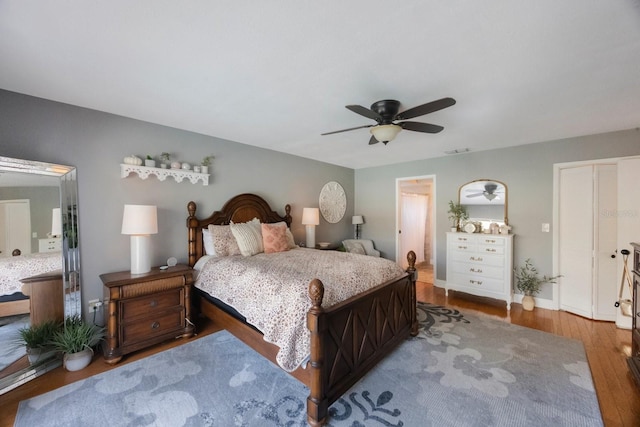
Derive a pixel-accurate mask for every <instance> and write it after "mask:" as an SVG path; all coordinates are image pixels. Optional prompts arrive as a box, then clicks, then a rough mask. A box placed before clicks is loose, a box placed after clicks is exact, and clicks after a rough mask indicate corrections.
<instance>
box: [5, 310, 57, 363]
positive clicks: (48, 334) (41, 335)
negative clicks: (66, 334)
mask: <svg viewBox="0 0 640 427" xmlns="http://www.w3.org/2000/svg"><path fill="white" fill-rule="evenodd" d="M60 327H61V324H60V322H55V321H53V320H48V321H46V322H42V323H39V324H37V325H31V326H26V327H24V328H20V329H18V339H17V340H16V341H17V344H18V345H24V346H25V347H26V349H27V350H26V351H27V358H28V359H29V363H30V364H32V365H33V364H34V363H37V362H39V361H42V360H46V359H48V358H50V357H51V356H53V355H54V354H55V352H56V349H55V348H54V347H53V346H52V345H51V339H52V338H53V336H54V335H55V333H56V332H58V331H59V330H60Z"/></svg>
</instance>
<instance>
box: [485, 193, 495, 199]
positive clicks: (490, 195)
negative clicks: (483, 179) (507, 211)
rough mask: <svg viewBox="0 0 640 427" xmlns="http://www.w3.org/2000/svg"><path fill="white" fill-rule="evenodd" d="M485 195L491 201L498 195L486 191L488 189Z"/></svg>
mask: <svg viewBox="0 0 640 427" xmlns="http://www.w3.org/2000/svg"><path fill="white" fill-rule="evenodd" d="M484 197H486V198H487V200H490V201H491V200H493V199H495V198H496V195H495V194H493V193H488V192H486V191H485V195H484Z"/></svg>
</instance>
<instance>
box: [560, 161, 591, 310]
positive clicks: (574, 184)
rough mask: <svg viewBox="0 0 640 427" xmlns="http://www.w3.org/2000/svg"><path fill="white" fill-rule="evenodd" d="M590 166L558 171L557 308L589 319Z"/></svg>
mask: <svg viewBox="0 0 640 427" xmlns="http://www.w3.org/2000/svg"><path fill="white" fill-rule="evenodd" d="M593 190H594V188H593V166H592V165H589V166H581V167H572V168H565V169H561V170H560V201H559V218H558V219H559V228H558V232H559V235H558V250H559V252H560V256H559V272H560V274H561V275H562V277H561V278H560V279H559V280H558V287H559V292H560V308H561V309H562V310H566V311H569V312H572V313H575V314H579V315H581V316H584V317H589V318H591V316H592V307H593V291H592V289H593V268H592V259H593V240H594V236H593V228H594V227H593Z"/></svg>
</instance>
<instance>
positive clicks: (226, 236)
mask: <svg viewBox="0 0 640 427" xmlns="http://www.w3.org/2000/svg"><path fill="white" fill-rule="evenodd" d="M209 234H211V237H212V238H213V251H214V253H215V256H231V255H240V248H239V247H238V243H237V242H236V238H235V237H233V233H232V232H231V227H230V226H228V225H209Z"/></svg>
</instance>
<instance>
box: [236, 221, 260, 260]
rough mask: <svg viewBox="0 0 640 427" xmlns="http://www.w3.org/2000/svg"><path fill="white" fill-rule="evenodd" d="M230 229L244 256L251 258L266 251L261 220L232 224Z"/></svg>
mask: <svg viewBox="0 0 640 427" xmlns="http://www.w3.org/2000/svg"><path fill="white" fill-rule="evenodd" d="M230 227H231V233H233V237H235V238H236V242H237V243H238V247H239V248H240V253H241V254H242V255H244V256H251V255H255V254H259V253H260V252H263V251H264V248H263V246H262V229H261V228H260V220H259V219H257V218H254V219H252V220H251V221H249V222H245V223H242V224H234V223H231V225H230Z"/></svg>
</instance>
